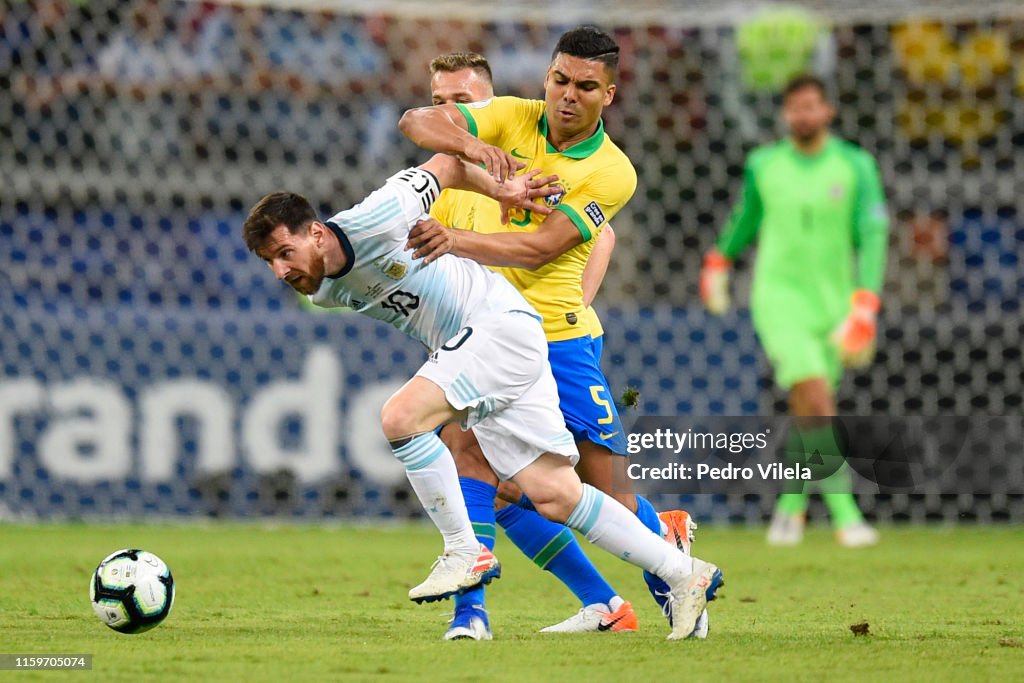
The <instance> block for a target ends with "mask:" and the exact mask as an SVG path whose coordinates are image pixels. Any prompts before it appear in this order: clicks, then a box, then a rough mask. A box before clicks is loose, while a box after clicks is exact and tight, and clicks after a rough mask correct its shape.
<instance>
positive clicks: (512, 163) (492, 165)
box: [462, 138, 526, 183]
mask: <svg viewBox="0 0 1024 683" xmlns="http://www.w3.org/2000/svg"><path fill="white" fill-rule="evenodd" d="M462 156H463V157H465V159H466V160H467V161H471V162H473V163H475V164H481V165H483V167H484V168H486V169H487V172H488V173H490V174H491V177H492V178H494V179H495V180H496V181H497V182H499V183H503V182H505V181H506V180H509V179H510V178H512V176H514V175H515V174H516V171H518V170H519V169H521V168H523V167H525V166H526V164H524V163H523V162H521V161H519V160H518V159H516V158H515V157H514V156H512V155H511V154H509V153H508V152H506V151H505V150H503V149H501V148H500V147H495V146H494V145H488V144H487V143H486V142H484V141H482V140H477V139H476V138H473V141H472V142H471V143H470V144H469V145H468V146H467V148H466V149H465V150H464V151H463V153H462Z"/></svg>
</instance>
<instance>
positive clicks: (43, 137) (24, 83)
mask: <svg viewBox="0 0 1024 683" xmlns="http://www.w3.org/2000/svg"><path fill="white" fill-rule="evenodd" d="M557 6H558V9H557V11H553V10H552V9H551V4H550V3H546V2H545V3H542V2H537V1H533V0H507V1H506V2H503V3H501V4H500V6H491V4H490V3H472V2H429V3H428V2H414V1H412V0H406V1H399V0H376V1H374V2H369V1H362V0H356V1H348V2H330V1H329V0H319V1H316V0H291V1H287V2H286V1H284V0H280V1H278V2H274V1H272V0H266V1H264V2H245V3H227V2H185V1H173V0H134V1H132V2H114V1H113V0H99V1H95V2H90V1H86V0H81V1H78V2H73V1H71V0H33V1H28V0H22V1H18V0H7V2H3V3H0V519H16V520H24V519H34V518H44V519H45V518H86V519H90V518H108V519H109V518H134V517H140V516H145V517H151V518H166V517H172V518H173V517H182V516H191V515H195V516H211V517H225V516H226V517H242V516H263V515H269V516H285V517H304V518H311V519H315V518H323V517H327V518H346V519H347V518H379V517H397V518H405V517H410V516H416V515H417V514H418V512H419V506H418V504H417V503H416V501H415V499H413V498H411V497H410V494H409V490H408V488H407V484H406V482H405V477H404V473H403V470H402V468H401V466H400V465H399V464H398V463H397V462H395V461H394V458H393V457H392V455H391V453H390V450H389V449H388V448H387V444H386V442H385V441H384V439H383V437H382V436H381V434H380V430H379V426H378V419H377V418H378V411H379V408H380V406H381V404H382V403H383V401H384V399H385V398H386V397H387V396H388V395H389V394H390V393H391V392H392V391H393V390H394V389H395V388H397V386H399V385H400V384H401V383H402V382H404V381H405V380H406V379H407V378H408V377H409V376H410V375H411V374H412V373H413V372H414V371H415V369H416V368H417V367H418V366H419V365H420V363H422V361H423V360H424V353H423V351H422V349H421V348H420V347H419V346H418V345H417V344H415V343H414V342H411V341H410V340H407V339H405V338H403V337H402V336H401V335H400V334H399V333H397V332H396V331H394V330H392V329H391V328H388V327H385V326H382V325H380V324H378V323H376V322H375V321H372V320H369V319H360V318H358V317H357V316H355V315H351V314H346V313H341V314H338V313H333V314H332V313H327V314H324V313H316V312H312V311H309V310H307V309H305V308H304V307H302V305H301V304H300V302H299V301H298V300H297V299H296V297H295V295H294V294H293V293H292V292H291V290H289V289H288V288H287V287H285V286H284V285H282V284H280V283H278V282H276V281H275V280H274V278H273V277H271V275H270V273H269V272H267V270H266V267H265V266H264V265H263V264H261V263H260V262H259V261H258V260H257V259H255V258H253V257H251V256H250V255H249V254H247V252H246V250H245V248H244V245H243V244H242V241H241V239H240V237H239V234H240V226H241V223H242V220H243V218H244V215H245V214H244V212H245V210H246V209H247V208H248V207H249V206H250V205H251V204H252V203H253V202H254V201H255V200H256V199H258V198H259V197H260V196H262V195H263V194H264V193H266V192H269V191H273V190H276V189H283V188H288V189H292V190H296V191H300V192H302V193H304V194H306V195H307V196H308V197H310V199H312V200H313V201H314V203H316V204H318V205H319V206H320V207H321V210H322V211H323V212H325V213H326V212H334V211H337V210H341V209H344V208H347V207H348V206H350V205H351V204H353V203H354V202H356V201H357V200H359V199H360V198H361V197H363V196H364V195H365V194H366V193H367V192H369V191H370V190H372V189H374V188H375V187H377V186H378V185H379V184H381V183H382V182H383V180H384V179H385V178H386V177H387V176H388V175H390V174H391V173H392V172H394V171H395V170H398V169H399V168H401V167H404V166H406V165H411V164H416V163H420V162H421V161H423V160H424V159H425V158H426V155H425V153H423V152H421V151H419V150H417V149H415V148H414V147H413V146H412V145H411V144H410V143H408V142H406V141H404V140H403V139H401V136H400V135H399V134H398V132H397V125H396V124H397V121H398V118H399V116H400V115H401V113H402V112H403V111H404V110H405V109H406V108H409V107H414V106H421V105H426V104H429V102H430V97H429V83H428V80H429V79H428V72H427V64H428V62H429V61H430V59H431V58H432V57H434V56H435V55H437V54H439V53H441V52H447V51H451V50H467V49H468V50H475V51H478V52H481V53H482V54H484V55H485V56H487V57H488V58H489V59H490V61H491V64H492V66H493V67H494V70H495V89H496V91H497V92H498V93H502V94H516V95H521V96H527V97H542V93H543V90H542V82H543V78H544V73H545V70H546V67H547V64H548V61H549V58H550V51H551V48H552V47H553V45H554V43H555V41H556V40H557V37H558V35H559V34H560V33H561V32H562V31H564V30H565V29H567V28H571V27H572V26H575V25H577V24H579V23H597V24H599V25H600V26H601V27H602V28H604V29H606V30H609V31H613V32H614V34H615V36H616V38H617V39H618V41H619V43H620V45H621V47H622V73H621V79H620V83H619V89H618V95H617V97H616V100H615V103H614V104H613V105H612V106H611V107H610V108H609V109H608V110H607V111H606V118H605V125H606V128H607V130H608V132H609V133H610V135H611V136H612V138H613V139H614V140H615V141H616V142H617V143H618V144H619V145H620V146H621V147H622V148H623V149H624V151H625V152H626V153H627V154H628V155H629V157H630V159H631V160H632V161H633V163H634V165H635V166H636V169H637V172H638V174H639V187H638V190H637V193H636V195H635V196H634V198H633V200H632V201H631V202H630V204H629V205H628V206H627V207H626V208H625V209H624V210H623V211H622V212H621V213H620V214H619V215H618V216H616V218H615V220H614V221H613V223H614V226H615V231H616V235H617V237H618V246H617V248H616V251H615V254H614V256H613V258H612V264H611V269H610V272H609V274H608V277H607V279H606V280H605V283H604V286H603V288H602V290H601V292H600V294H599V295H598V301H597V308H598V310H599V311H600V312H601V314H602V316H603V319H604V321H605V328H606V331H607V332H606V341H605V358H604V368H605V372H606V374H607V375H608V378H609V381H610V383H611V385H612V388H613V391H617V392H619V391H621V390H623V389H625V388H626V387H627V386H633V387H636V388H638V389H639V390H640V392H641V403H640V407H639V409H638V410H637V411H635V412H627V413H626V414H624V418H625V420H626V422H627V423H629V422H631V421H632V417H633V416H635V415H640V414H646V415H683V416H689V415H694V416H707V415H771V414H776V413H783V412H785V405H784V403H782V402H781V401H780V398H781V395H780V394H778V393H776V392H775V390H774V389H773V386H772V382H771V375H770V372H769V368H768V366H767V363H766V362H765V359H764V358H763V356H762V353H761V350H760V347H759V345H758V343H757V340H756V338H755V336H754V333H753V329H752V327H751V324H750V320H749V314H748V311H747V310H746V293H747V292H748V291H749V287H748V285H749V269H748V268H745V267H744V263H743V262H741V263H740V268H739V270H738V277H737V278H736V282H735V289H734V291H735V293H736V295H737V297H738V299H739V304H740V305H739V307H738V310H736V311H735V312H733V313H731V314H730V315H728V316H726V317H724V318H712V317H711V316H709V315H707V314H705V312H704V311H703V309H702V307H701V305H700V301H699V298H698V297H697V273H698V269H699V265H700V259H701V257H702V255H703V253H704V252H705V251H706V250H707V248H709V246H710V245H711V243H712V241H713V239H714V238H715V236H716V235H717V232H718V229H719V228H720V226H721V224H722V222H723V221H724V219H725V217H726V215H727V213H728V211H729V209H730V207H731V205H732V202H733V201H734V200H735V198H736V194H737V191H738V188H739V183H740V175H741V168H742V163H743V160H744V157H745V154H746V152H747V151H748V150H749V149H751V148H752V147H753V146H755V145H757V144H762V143H765V142H768V141H770V140H771V139H773V138H775V137H777V136H778V135H779V134H780V133H781V128H780V121H779V120H778V116H777V111H778V105H779V98H778V95H777V92H778V89H779V88H780V86H781V85H782V84H783V83H784V82H785V81H786V80H787V79H788V78H789V77H790V76H792V75H793V74H795V73H797V72H800V71H805V70H812V71H815V72H816V73H818V74H820V75H822V76H823V77H824V78H825V79H826V81H827V82H828V83H829V86H830V88H831V90H832V96H833V98H834V100H835V101H836V103H837V108H838V119H837V122H836V126H835V131H836V133H837V134H839V135H840V136H842V137H845V138H848V139H850V140H852V141H854V142H856V143H858V144H860V145H862V146H863V147H865V148H866V149H867V150H868V151H869V152H871V153H872V154H873V155H874V156H875V157H876V158H877V159H878V161H879V164H880V166H881V170H882V177H883V181H884V183H885V187H886V192H887V195H888V199H889V206H890V214H891V218H892V233H891V241H890V247H889V268H888V274H887V282H886V286H885V292H884V295H883V313H882V321H881V327H880V329H881V333H880V334H881V338H880V344H879V353H878V357H877V360H876V362H875V363H874V365H873V366H871V367H870V368H869V369H868V370H866V371H864V372H861V373H859V374H849V375H848V376H847V379H846V382H845V383H844V385H843V387H842V389H841V390H840V401H839V411H840V414H849V415H853V414H856V415H939V414H949V415H961V416H970V415H979V416H980V415H1009V416H1014V415H1020V413H1021V409H1022V405H1021V398H1022V377H1024V374H1022V365H1021V347H1022V343H1021V337H1022V332H1024V318H1022V315H1021V308H1020V299H1021V293H1022V289H1024V268H1022V266H1021V263H1020V259H1021V256H1022V251H1024V249H1022V247H1024V169H1022V168H1021V161H1020V159H1021V154H1022V152H1024V6H1022V5H1020V4H1019V3H1016V2H996V1H991V0H976V1H975V2H972V3H963V2H946V1H944V0H941V1H931V2H925V1H923V0H918V1H915V0H885V1H881V0H879V1H874V0H853V1H841V0H818V1H816V2H805V3H797V4H788V5H777V4H772V3H755V2H731V1H725V0H718V1H716V2H711V1H710V0H707V1H705V0H690V1H689V2H685V3H681V2H680V3H674V2H650V1H646V0H634V2H631V3H629V4H628V7H627V5H626V3H620V2H612V1H611V0H589V1H583V0H562V1H560V2H559V3H557ZM747 263H749V255H748V257H747ZM986 455H987V454H986V453H985V452H984V450H983V449H982V450H980V451H979V452H977V453H973V454H972V461H971V463H972V464H971V466H970V468H968V469H967V470H965V472H964V476H974V475H977V476H979V477H982V478H984V479H985V480H986V481H987V482H989V486H987V487H986V488H985V493H984V495H975V496H972V495H967V494H960V495H956V494H942V493H941V492H936V493H934V494H929V495H913V496H909V495H887V496H863V497H862V499H861V503H862V507H863V508H864V509H865V510H866V512H867V514H868V517H869V519H874V520H879V521H882V522H885V521H892V520H896V521H903V520H910V521H939V520H941V521H955V520H964V519H967V520H973V521H980V522H987V521H993V520H1013V521H1021V520H1024V499H1022V497H1021V496H1019V495H1013V494H1012V493H1011V492H1012V491H1014V490H1017V491H1019V490H1020V487H1021V482H1020V481H1019V479H1020V478H1021V476H1024V474H1022V472H1018V470H1021V469H1022V468H1021V467H1020V461H1019V460H1018V461H1016V462H1012V463H1010V465H1011V467H1009V469H1007V467H1006V463H1005V462H1003V463H992V462H990V461H989V460H988V459H987V458H986ZM1000 468H1001V469H1000ZM654 502H655V504H656V505H658V506H659V507H661V506H663V505H671V504H672V501H654ZM676 502H682V503H683V504H685V505H686V506H687V507H688V508H689V509H691V510H692V511H693V512H694V513H695V514H696V515H697V517H698V518H699V519H701V520H702V521H703V520H706V519H711V520H715V521H733V522H748V523H760V522H761V521H762V520H763V519H765V518H766V515H767V514H768V513H769V512H770V508H771V503H772V501H771V500H770V499H761V498H758V497H754V496H716V497H711V496H701V497H698V498H696V499H688V500H684V501H676Z"/></svg>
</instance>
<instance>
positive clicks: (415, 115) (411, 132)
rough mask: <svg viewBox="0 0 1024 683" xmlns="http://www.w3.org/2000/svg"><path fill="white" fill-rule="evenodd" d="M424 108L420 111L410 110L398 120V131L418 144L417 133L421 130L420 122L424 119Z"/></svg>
mask: <svg viewBox="0 0 1024 683" xmlns="http://www.w3.org/2000/svg"><path fill="white" fill-rule="evenodd" d="M421 109H422V107H421V108H419V109H408V110H406V112H405V113H404V114H402V118H400V119H399V120H398V130H400V131H402V135H404V136H405V137H407V138H409V139H410V140H412V141H413V142H416V132H417V130H418V129H419V126H420V121H421V120H422V119H423V112H422V111H421Z"/></svg>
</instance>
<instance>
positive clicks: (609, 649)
mask: <svg viewBox="0 0 1024 683" xmlns="http://www.w3.org/2000/svg"><path fill="white" fill-rule="evenodd" d="M126 546H134V547H141V548H145V549H147V550H150V551H152V552H155V553H156V554H158V555H159V556H161V557H162V558H163V559H164V560H165V561H166V562H167V563H168V564H169V565H170V567H171V569H172V571H173V573H174V577H175V581H176V586H177V591H178V594H177V600H176V603H175V606H174V611H173V612H172V613H171V615H170V617H169V618H168V620H167V621H166V622H165V623H164V624H162V625H161V626H160V627H158V628H157V629H155V630H153V631H150V632H148V633H144V634H141V635H136V636H126V635H121V634H119V633H115V632H114V631H112V630H110V629H108V628H107V627H105V626H104V625H103V624H101V623H100V621H99V620H98V619H97V618H96V617H95V616H94V615H93V613H92V610H91V609H90V608H89V604H88V580H89V576H90V573H91V571H92V570H93V568H94V567H95V565H96V564H97V563H98V562H99V560H101V559H102V558H103V557H104V556H106V555H107V554H108V553H110V552H111V551H113V550H116V549H118V548H122V547H126ZM439 546H440V540H439V537H437V536H436V534H435V533H434V532H433V531H432V530H430V529H428V528H427V527H424V526H401V527H388V526H382V527H378V526H367V527H353V526H326V525H325V526H290V525H276V526H274V525H271V526H267V525H256V524H214V525H203V524H192V525H167V526H164V525H145V526H141V525H140V526H134V525H122V526H116V525H103V526H93V525H40V526H17V525H14V526H12V525H0V652H4V653H38V654H55V653H66V654H80V653H91V654H93V655H94V660H93V671H92V672H91V673H86V672H20V673H17V674H12V673H10V672H4V673H0V678H3V679H6V680H17V681H22V680H25V681H28V680H41V679H53V678H62V679H63V678H74V680H86V678H95V679H96V680H140V679H147V680H167V681H171V680H193V681H201V680H228V681H232V680H243V681H246V683H248V682H250V681H261V680H267V681H281V680H287V681H292V680H325V681H329V680H370V679H373V680H381V681H434V680H436V681H446V682H447V681H516V682H517V683H522V682H524V681H526V682H528V681H555V682H558V683H567V682H569V681H605V680H608V681H618V682H622V681H652V682H654V681H677V680H683V681H703V680H708V681H711V680H728V681H740V680H786V681H793V680H828V681H835V680H851V681H875V680H896V679H899V680H904V679H908V678H910V679H911V680H928V681H932V680H951V681H958V682H959V681H963V680H972V681H974V680H1013V679H1016V680H1020V678H1021V676H1022V675H1024V649H1022V648H1024V616H1022V615H1024V581H1021V578H1020V576H1021V568H1022V567H1024V533H1022V530H1021V528H1020V527H980V528H979V527H959V528H955V529H936V528H920V527H918V528H913V527H904V528H893V529H883V537H882V544H881V545H880V546H879V547H877V548H871V549H867V550H858V551H854V550H845V549H841V548H838V547H837V546H836V545H835V544H834V543H833V542H832V540H831V536H830V535H829V533H828V532H827V531H826V530H824V529H820V530H811V531H810V532H809V534H808V538H807V540H806V541H805V543H804V544H803V545H802V546H800V547H798V548H794V549H774V548H767V547H765V546H764V544H763V541H762V532H761V531H759V530H748V529H734V528H727V527H712V526H710V525H709V526H707V528H702V529H701V530H700V531H699V532H698V536H697V544H696V546H695V549H696V552H697V554H698V556H701V557H706V558H709V559H713V560H714V561H716V562H717V563H719V564H720V566H721V567H722V568H723V570H724V571H725V576H726V586H725V588H724V589H723V592H722V596H723V597H722V599H720V600H717V601H716V602H714V603H712V605H711V627H712V628H711V636H710V637H709V638H708V640H706V641H703V642H700V641H692V640H691V641H685V642H666V641H665V635H666V634H667V632H668V628H667V626H666V624H665V622H664V620H663V619H662V617H661V615H660V613H659V611H658V610H657V608H656V607H655V606H654V604H653V602H652V601H651V600H650V598H649V597H648V595H647V592H646V590H645V588H644V585H643V583H642V581H641V578H640V571H639V570H638V569H635V568H633V567H631V566H629V565H626V564H624V563H621V562H618V561H616V560H614V559H612V558H609V557H605V556H603V555H602V554H601V553H600V552H599V551H597V550H591V549H588V552H589V554H590V555H591V557H593V558H594V559H595V560H596V561H597V563H598V566H599V567H600V568H601V569H602V570H603V571H605V573H606V576H607V577H608V579H609V580H610V581H611V582H612V584H613V585H614V586H615V587H616V588H617V589H618V590H619V591H620V592H621V593H622V594H623V595H624V596H625V597H626V598H627V599H629V600H632V601H633V603H634V606H635V607H636V608H637V611H638V613H639V616H640V631H639V632H638V633H631V634H585V635H577V636H568V635H564V636H559V635H546V634H539V633H537V632H536V631H537V629H539V628H541V627H543V626H546V625H548V624H550V623H553V622H555V621H558V620H560V619H562V618H564V617H567V616H569V615H570V614H571V613H573V612H575V610H576V609H577V608H578V604H576V603H575V601H574V599H573V598H572V597H571V596H570V595H569V594H568V593H567V592H566V591H565V590H564V589H562V588H561V586H560V585H559V584H558V583H557V582H556V580H555V579H554V578H553V577H551V576H550V575H549V574H547V573H544V572H541V571H539V570H538V569H536V568H535V567H534V566H533V565H532V564H530V563H529V562H528V561H526V560H525V559H524V558H523V557H522V556H520V555H519V554H518V552H517V551H516V550H515V549H514V548H513V547H512V546H511V544H510V543H508V541H507V540H506V539H504V538H501V539H499V541H498V547H497V553H498V556H499V558H501V559H502V561H503V563H504V577H503V578H502V579H501V580H499V581H497V582H496V583H494V584H493V585H492V587H491V590H489V609H490V614H491V624H492V628H493V630H494V635H495V640H494V641H493V642H485V643H475V642H468V641H461V642H452V643H448V642H442V641H441V634H442V633H443V632H444V629H445V625H446V620H447V618H448V616H449V614H448V609H449V605H450V603H440V604H438V603H435V604H433V605H424V606H417V605H414V604H413V603H411V602H409V601H408V600H407V599H406V597H405V594H406V591H407V590H408V588H409V586H411V585H413V584H414V583H417V582H419V581H420V580H422V578H423V577H424V576H425V575H426V572H427V570H428V568H429V566H430V562H431V560H432V559H433V557H434V555H436V554H437V552H438V550H439ZM860 622H868V624H869V629H870V635H867V636H855V635H853V633H851V630H850V625H851V624H855V623H860Z"/></svg>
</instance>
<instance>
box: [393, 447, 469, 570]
mask: <svg viewBox="0 0 1024 683" xmlns="http://www.w3.org/2000/svg"><path fill="white" fill-rule="evenodd" d="M392 451H393V452H394V454H395V457H396V458H398V460H399V461H400V462H401V463H402V464H403V465H405V476H406V477H408V478H409V483H410V484H412V489H413V491H415V492H416V497H417V498H419V500H420V505H422V506H423V509H424V510H426V511H427V514H428V515H429V516H430V519H431V521H433V522H434V526H436V527H437V529H438V531H440V532H441V535H442V536H443V537H444V551H445V552H446V553H457V554H471V555H474V556H475V555H476V554H477V552H478V551H479V549H480V541H478V540H477V538H476V534H475V533H473V525H472V524H471V523H470V521H469V513H468V512H467V511H466V501H465V499H464V498H463V497H462V488H461V487H460V486H459V473H458V471H457V470H456V469H455V461H454V460H453V459H452V454H451V453H449V452H448V448H447V447H446V446H445V445H444V443H443V442H442V441H441V439H439V438H438V437H437V434H434V433H433V432H428V433H426V434H420V435H419V436H417V437H416V438H414V439H412V440H411V441H409V442H408V443H407V444H405V445H403V446H401V447H399V448H392Z"/></svg>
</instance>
